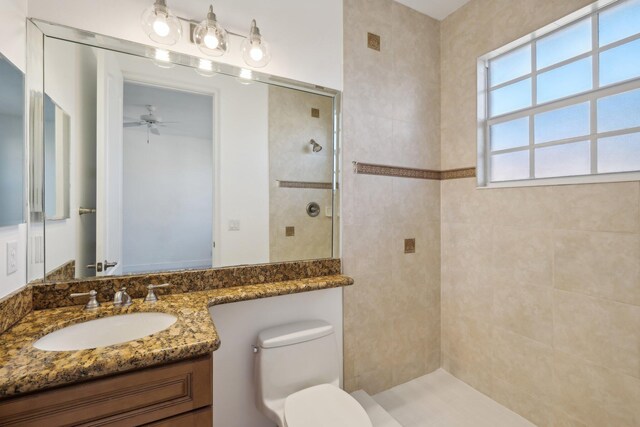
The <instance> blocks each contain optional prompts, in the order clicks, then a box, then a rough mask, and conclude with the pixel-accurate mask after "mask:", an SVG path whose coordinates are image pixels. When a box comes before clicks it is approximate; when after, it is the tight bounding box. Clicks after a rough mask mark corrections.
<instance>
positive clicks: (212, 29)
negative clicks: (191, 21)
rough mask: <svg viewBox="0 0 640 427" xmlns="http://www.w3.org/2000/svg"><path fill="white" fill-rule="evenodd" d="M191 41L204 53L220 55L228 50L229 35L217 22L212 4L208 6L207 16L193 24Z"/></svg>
mask: <svg viewBox="0 0 640 427" xmlns="http://www.w3.org/2000/svg"><path fill="white" fill-rule="evenodd" d="M193 41H194V43H195V44H196V46H198V49H200V52H202V53H204V54H205V55H209V56H222V55H224V54H225V53H227V51H228V50H229V35H228V33H227V30H225V29H224V28H222V27H221V26H220V24H218V20H217V18H216V14H215V13H213V6H209V11H208V12H207V18H206V19H205V20H204V21H202V22H200V23H199V24H198V25H196V26H195V28H194V30H193Z"/></svg>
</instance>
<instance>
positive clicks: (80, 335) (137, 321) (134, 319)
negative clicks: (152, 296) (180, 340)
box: [33, 313, 178, 351]
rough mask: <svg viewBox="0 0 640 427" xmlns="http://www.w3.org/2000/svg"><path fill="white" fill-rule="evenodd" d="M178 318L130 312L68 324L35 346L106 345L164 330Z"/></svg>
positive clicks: (73, 347)
mask: <svg viewBox="0 0 640 427" xmlns="http://www.w3.org/2000/svg"><path fill="white" fill-rule="evenodd" d="M176 320H178V319H177V318H176V317H175V316H172V315H171V314H166V313H131V314H122V315H119V316H110V317H102V318H100V319H95V320H89V321H86V322H82V323H76V324H75V325H71V326H67V327H66V328H63V329H59V330H57V331H54V332H51V333H50V334H48V335H45V336H44V337H42V338H40V339H39V340H38V341H36V342H35V343H34V344H33V346H34V347H35V348H37V349H40V350H47V351H74V350H86V349H90V348H96V347H106V346H109V345H114V344H121V343H124V342H127V341H133V340H137V339H139V338H142V337H146V336H147V335H151V334H155V333H156V332H160V331H163V330H165V329H167V328H168V327H169V326H171V325H173V324H174V323H176Z"/></svg>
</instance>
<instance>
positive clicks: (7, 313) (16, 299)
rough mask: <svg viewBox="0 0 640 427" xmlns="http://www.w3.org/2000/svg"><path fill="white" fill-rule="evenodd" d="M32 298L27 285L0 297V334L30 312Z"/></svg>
mask: <svg viewBox="0 0 640 427" xmlns="http://www.w3.org/2000/svg"><path fill="white" fill-rule="evenodd" d="M32 300H33V298H32V293H31V288H30V287H28V286H25V287H24V288H22V289H19V290H17V291H15V292H13V293H11V294H9V295H7V296H5V297H4V298H1V299H0V334H1V333H3V332H4V331H6V330H7V329H9V328H10V327H11V326H13V325H14V324H15V323H16V322H18V321H19V320H20V319H22V318H23V317H24V316H26V315H27V314H29V313H30V312H31V310H32V309H33V304H32Z"/></svg>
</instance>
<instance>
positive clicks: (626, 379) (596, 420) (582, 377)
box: [554, 351, 640, 427]
mask: <svg viewBox="0 0 640 427" xmlns="http://www.w3.org/2000/svg"><path fill="white" fill-rule="evenodd" d="M554 369H555V388H556V390H555V399H556V402H557V404H558V405H560V406H561V407H562V408H563V409H564V411H565V413H566V414H567V415H568V416H569V417H571V418H573V419H576V420H578V421H580V422H582V423H584V424H585V425H587V426H593V427H596V426H598V427H599V426H616V427H627V426H628V427H631V426H638V425H640V405H638V402H640V380H638V379H637V378H634V377H630V376H627V375H621V374H616V373H614V372H613V371H611V370H609V369H607V368H603V367H600V366H597V365H594V364H591V363H588V362H584V361H583V360H582V359H579V358H576V357H573V356H569V355H567V354H565V353H562V352H558V351H556V352H555V355H554Z"/></svg>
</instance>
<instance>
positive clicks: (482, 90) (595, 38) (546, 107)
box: [476, 0, 640, 188]
mask: <svg viewBox="0 0 640 427" xmlns="http://www.w3.org/2000/svg"><path fill="white" fill-rule="evenodd" d="M625 1H626V0H600V1H596V2H595V3H593V4H591V5H589V6H587V7H584V8H582V9H579V10H578V11H576V12H574V13H571V14H569V15H567V16H565V17H563V18H561V19H559V20H557V21H555V22H553V23H552V24H549V25H547V26H545V27H543V28H541V29H539V30H537V31H534V32H533V33H531V34H528V35H526V36H524V37H522V38H520V39H518V40H516V41H514V42H512V43H509V44H507V45H505V46H503V47H501V48H498V49H496V50H494V51H492V52H490V53H488V54H486V55H483V56H481V57H479V58H478V63H477V78H478V82H477V83H478V103H477V107H478V111H477V112H478V123H477V124H478V126H477V138H478V139H477V148H478V150H477V155H478V158H477V174H476V176H477V185H478V187H480V188H492V187H523V186H542V185H562V184H579V183H595V182H620V181H638V180H640V170H639V171H628V172H608V173H597V144H598V139H601V138H606V137H611V136H618V135H626V134H632V133H639V132H640V126H637V127H633V128H625V129H621V130H616V131H609V132H600V133H597V102H598V99H601V98H604V97H607V96H611V95H617V94H622V93H624V92H628V91H631V90H634V89H640V77H635V78H632V79H628V80H624V81H620V82H617V83H613V84H609V85H604V86H600V76H599V71H600V65H599V58H600V54H601V53H602V52H606V51H610V50H612V49H615V48H617V47H619V46H622V45H625V44H628V43H632V42H634V41H638V40H640V33H637V34H634V35H631V36H628V37H625V38H623V39H621V40H617V41H615V42H613V43H609V44H608V45H605V46H600V45H599V19H598V14H599V13H601V12H603V11H605V10H606V9H609V8H611V7H615V6H616V5H619V4H620V3H624V2H625ZM582 20H591V31H592V35H591V45H592V46H591V49H590V50H589V51H587V52H583V53H582V54H579V55H576V56H573V57H571V58H568V59H565V60H562V61H560V62H557V63H555V64H552V65H549V66H547V67H545V68H543V69H540V70H537V69H536V68H537V67H536V60H537V49H536V48H537V42H538V41H539V40H541V39H543V38H546V37H547V36H551V35H553V34H555V33H557V32H559V31H562V30H564V29H565V28H567V27H569V26H571V25H573V24H578V23H579V22H580V21H582ZM528 44H529V45H530V46H531V49H530V51H531V72H529V73H527V74H525V75H523V76H519V77H516V78H513V79H510V80H508V81H504V82H501V83H499V84H496V85H494V86H493V87H492V86H491V83H490V72H489V65H490V62H491V61H495V60H496V59H499V58H501V57H503V56H505V55H508V54H510V53H512V52H513V51H515V50H517V49H519V48H522V47H524V46H526V45H528ZM585 58H592V61H591V62H592V64H591V67H592V68H591V70H592V88H591V89H590V90H588V91H584V92H579V93H577V94H573V95H569V96H565V97H561V98H557V99H554V100H551V101H547V102H544V103H539V104H538V103H537V99H536V97H537V76H538V75H540V74H542V73H545V72H548V71H552V70H555V69H559V68H560V67H563V66H565V65H568V64H572V63H575V62H577V61H580V60H583V59H585ZM527 79H531V106H529V107H526V108H521V109H517V110H514V111H510V112H508V113H502V114H498V115H496V116H494V117H491V116H490V115H489V107H490V105H489V100H490V93H491V91H492V90H497V89H500V88H503V87H506V86H509V85H511V84H514V83H517V82H520V81H524V80H527ZM586 102H589V107H590V133H589V134H587V135H582V136H577V137H571V138H564V139H558V140H553V141H548V142H544V143H538V144H536V143H535V134H534V132H535V123H534V116H535V115H537V114H540V113H544V112H548V111H553V110H558V109H561V108H565V107H569V106H573V105H578V104H582V103H586ZM524 117H529V142H528V144H526V145H521V146H518V147H512V148H508V149H502V150H495V151H491V138H490V128H491V126H493V125H497V124H500V123H506V122H509V121H512V120H517V119H521V118H524ZM579 141H589V142H590V146H591V148H590V162H591V166H590V173H589V174H588V175H575V176H560V177H550V178H535V155H534V153H535V150H536V149H537V148H543V147H551V146H559V145H564V144H570V143H572V142H579ZM521 151H527V152H528V153H529V177H528V178H526V179H520V180H510V181H496V182H492V181H491V157H492V155H494V154H507V153H513V152H521Z"/></svg>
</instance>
